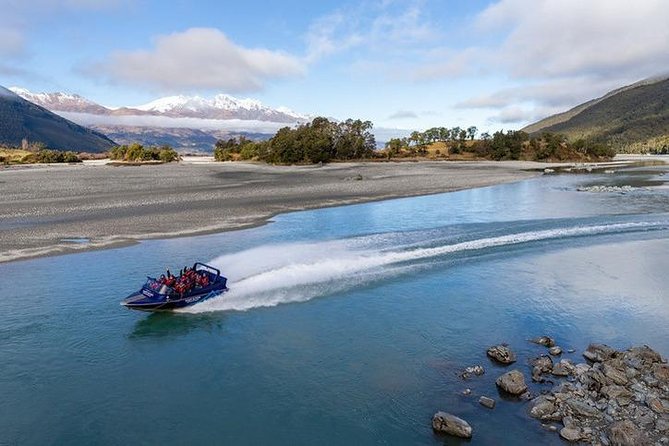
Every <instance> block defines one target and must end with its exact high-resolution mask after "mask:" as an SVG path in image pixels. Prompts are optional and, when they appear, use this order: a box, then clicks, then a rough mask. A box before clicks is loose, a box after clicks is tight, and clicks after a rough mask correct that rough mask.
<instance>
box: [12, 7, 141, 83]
mask: <svg viewBox="0 0 669 446" xmlns="http://www.w3.org/2000/svg"><path fill="white" fill-rule="evenodd" d="M133 1H134V0H0V74H4V75H8V76H19V75H23V76H26V75H31V74H29V73H26V71H25V70H24V69H23V68H22V67H21V65H22V62H23V61H24V60H25V59H26V58H27V57H29V39H28V37H29V34H30V30H31V28H32V29H34V28H37V27H39V26H41V24H42V22H43V21H45V20H53V18H54V16H55V15H58V14H62V13H67V12H73V11H74V12H77V11H81V10H88V11H90V10H103V9H110V8H115V7H118V6H121V5H126V4H130V3H132V2H133ZM31 76H34V75H31Z"/></svg>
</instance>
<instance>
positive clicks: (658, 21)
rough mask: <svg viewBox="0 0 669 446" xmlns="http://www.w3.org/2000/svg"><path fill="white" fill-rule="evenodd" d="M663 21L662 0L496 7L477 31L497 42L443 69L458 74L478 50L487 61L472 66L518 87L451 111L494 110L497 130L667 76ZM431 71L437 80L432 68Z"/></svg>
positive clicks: (502, 2) (666, 8) (530, 1)
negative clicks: (486, 69)
mask: <svg viewBox="0 0 669 446" xmlns="http://www.w3.org/2000/svg"><path fill="white" fill-rule="evenodd" d="M668 17H669V2H667V1H665V0H638V1H636V2H633V3H630V2H628V1H624V0H590V1H587V2H584V1H582V0H498V1H497V2H495V3H494V4H492V5H491V6H489V7H488V8H486V9H485V10H483V11H482V12H481V13H480V14H479V15H478V16H477V17H476V18H475V20H474V27H475V29H476V32H477V33H480V34H483V35H486V36H495V37H498V39H492V38H491V39H490V40H491V41H494V42H497V41H498V42H499V43H498V44H495V43H493V44H488V45H486V46H481V47H470V48H467V49H465V50H462V51H460V52H459V53H456V54H454V55H453V56H451V59H450V61H447V62H441V64H442V65H443V64H446V63H450V64H452V65H453V66H455V67H457V66H458V65H459V64H458V63H457V60H458V58H461V59H463V58H465V56H466V55H467V54H468V53H471V52H472V51H478V52H479V53H480V54H482V55H485V57H480V58H478V61H479V62H477V59H476V58H470V60H471V61H472V65H474V66H476V65H477V64H478V65H480V66H481V67H482V68H483V67H485V66H489V67H494V69H495V71H494V73H496V74H497V75H498V77H499V76H505V77H507V78H508V82H507V83H511V84H512V85H515V86H513V87H507V88H503V89H500V90H498V91H493V92H490V93H487V94H482V95H480V96H477V97H473V98H470V99H468V100H465V101H462V102H460V103H459V104H456V105H455V108H463V109H464V108H484V109H485V108H490V109H498V110H501V111H500V112H499V113H498V114H497V115H495V116H492V117H491V118H490V120H491V121H494V122H501V123H511V122H523V121H527V120H534V119H539V118H543V117H545V116H547V115H548V114H551V113H554V112H555V111H564V110H566V109H568V108H570V107H573V106H575V105H577V104H579V103H582V102H585V101H587V100H589V99H593V98H596V97H599V96H601V95H603V94H605V93H606V92H608V91H610V90H612V89H615V88H617V87H621V86H623V85H627V84H630V83H632V82H635V81H637V80H640V79H643V78H646V77H650V76H653V75H656V74H661V73H663V72H666V70H667V68H668V67H669V50H667V48H668V47H667V43H668V42H669V27H668V26H666V22H667V18H668ZM428 68H431V69H433V70H435V72H437V74H439V73H438V70H437V68H438V66H437V65H435V64H432V65H429V66H428ZM425 69H426V68H423V70H425ZM471 69H472V70H475V69H476V68H471ZM452 71H456V74H457V70H452ZM447 75H448V72H446V73H443V75H442V76H441V77H448V76H447ZM521 106H522V108H521Z"/></svg>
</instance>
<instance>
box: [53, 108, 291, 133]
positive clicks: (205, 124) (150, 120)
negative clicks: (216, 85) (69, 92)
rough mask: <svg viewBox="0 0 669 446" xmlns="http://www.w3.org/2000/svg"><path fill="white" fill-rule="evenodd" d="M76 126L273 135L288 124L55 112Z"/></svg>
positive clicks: (243, 120) (240, 120)
mask: <svg viewBox="0 0 669 446" xmlns="http://www.w3.org/2000/svg"><path fill="white" fill-rule="evenodd" d="M57 114H59V115H61V116H63V117H64V118H66V119H69V120H70V121H73V122H76V123H77V124H80V125H84V126H89V125H119V126H130V127H152V128H153V127H157V128H185V129H199V130H229V131H254V132H260V133H274V132H276V131H277V130H279V129H280V128H282V127H286V126H289V124H286V123H281V122H270V121H255V120H246V119H199V118H171V117H167V116H135V115H121V116H111V115H93V114H89V113H73V112H60V111H59V112H57Z"/></svg>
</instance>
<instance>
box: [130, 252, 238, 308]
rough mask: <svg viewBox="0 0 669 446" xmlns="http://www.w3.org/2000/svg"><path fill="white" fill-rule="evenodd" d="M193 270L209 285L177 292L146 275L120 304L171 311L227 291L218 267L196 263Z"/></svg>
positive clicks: (225, 280) (225, 281)
mask: <svg viewBox="0 0 669 446" xmlns="http://www.w3.org/2000/svg"><path fill="white" fill-rule="evenodd" d="M194 270H195V271H197V273H199V274H200V275H206V277H205V278H207V279H209V285H207V286H205V287H199V286H196V287H191V288H192V289H190V290H189V291H188V292H185V293H177V292H176V291H175V289H173V288H170V287H168V286H167V285H165V284H164V282H161V281H158V280H156V279H154V278H152V277H147V282H146V284H145V285H144V286H143V287H142V288H140V289H139V291H136V292H134V293H132V294H130V295H129V296H128V297H126V298H125V299H123V301H121V305H123V306H125V307H127V308H131V309H133V310H141V311H171V310H176V309H178V308H184V307H189V306H191V305H195V304H197V303H200V302H204V301H205V300H208V299H211V298H213V297H217V296H220V295H221V294H223V293H225V292H226V291H228V288H227V286H226V284H227V279H226V278H225V277H223V276H221V272H220V271H219V270H218V269H216V268H214V267H211V266H209V265H205V264H204V263H196V264H195V266H194Z"/></svg>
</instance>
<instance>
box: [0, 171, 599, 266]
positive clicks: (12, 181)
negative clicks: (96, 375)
mask: <svg viewBox="0 0 669 446" xmlns="http://www.w3.org/2000/svg"><path fill="white" fill-rule="evenodd" d="M571 165H573V164H571V163H555V164H544V163H534V162H525V161H519V162H515V161H507V162H486V161H483V162H481V161H478V162H457V163H448V162H444V161H434V162H430V161H420V162H413V163H393V162H385V163H333V164H328V165H325V166H322V167H319V166H269V165H265V164H255V163H240V162H235V163H207V162H199V161H198V160H194V161H193V162H190V163H184V164H163V165H147V166H139V167H138V166H133V167H127V168H125V167H118V166H105V165H102V164H100V163H99V162H96V163H95V164H89V165H75V166H68V165H59V166H53V165H48V166H39V167H37V166H35V167H31V168H27V169H26V168H23V169H5V170H0V190H2V191H3V197H2V198H0V208H2V209H3V214H1V215H0V263H5V262H13V261H20V260H29V259H35V258H39V257H50V256H56V255H64V254H72V253H77V252H85V251H93V250H100V249H112V248H120V247H124V246H130V245H133V244H136V243H139V242H141V241H142V240H154V239H168V238H179V237H192V236H199V235H207V234H214V233H220V232H228V231H236V230H243V229H250V228H253V227H258V226H262V225H265V224H267V223H269V222H270V221H271V220H272V219H273V218H274V217H275V216H277V215H279V214H283V213H289V212H298V211H305V210H313V209H320V208H329V207H336V206H347V205H352V204H361V203H370V202H375V201H383V200H390V199H398V198H409V197H417V196H424V195H433V194H440V193H448V192H456V191H460V190H465V189H473V188H481V187H489V186H494V185H498V184H504V183H509V182H515V181H521V180H525V179H530V178H533V177H536V176H539V175H541V173H542V172H543V170H544V169H547V168H556V167H569V166H571ZM600 167H603V166H600ZM45 183H48V184H49V186H50V188H49V189H45V188H44V187H43V184H45ZM74 228H76V229H74ZM73 229H74V230H73Z"/></svg>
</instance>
